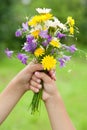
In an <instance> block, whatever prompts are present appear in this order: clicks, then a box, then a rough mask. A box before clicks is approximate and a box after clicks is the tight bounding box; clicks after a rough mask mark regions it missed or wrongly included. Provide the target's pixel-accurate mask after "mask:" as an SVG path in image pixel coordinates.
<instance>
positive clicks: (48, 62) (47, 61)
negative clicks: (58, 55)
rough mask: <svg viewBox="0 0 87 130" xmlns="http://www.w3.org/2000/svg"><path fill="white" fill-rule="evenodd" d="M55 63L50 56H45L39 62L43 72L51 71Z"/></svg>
mask: <svg viewBox="0 0 87 130" xmlns="http://www.w3.org/2000/svg"><path fill="white" fill-rule="evenodd" d="M56 62H57V61H56V59H55V58H54V57H53V56H50V55H47V56H45V57H44V58H43V59H42V61H41V63H42V65H43V68H44V70H51V69H53V68H55V65H56Z"/></svg>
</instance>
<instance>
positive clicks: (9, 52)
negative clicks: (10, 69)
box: [5, 48, 13, 58]
mask: <svg viewBox="0 0 87 130" xmlns="http://www.w3.org/2000/svg"><path fill="white" fill-rule="evenodd" d="M5 54H6V55H7V56H8V58H11V56H12V54H13V51H10V50H9V49H8V48H7V49H6V50H5Z"/></svg>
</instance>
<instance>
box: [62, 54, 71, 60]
mask: <svg viewBox="0 0 87 130" xmlns="http://www.w3.org/2000/svg"><path fill="white" fill-rule="evenodd" d="M70 58H71V56H66V55H64V56H63V59H64V60H65V61H69V60H70Z"/></svg>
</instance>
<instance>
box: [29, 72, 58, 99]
mask: <svg viewBox="0 0 87 130" xmlns="http://www.w3.org/2000/svg"><path fill="white" fill-rule="evenodd" d="M49 75H50V76H48V75H47V74H45V73H43V72H35V74H34V75H33V76H32V79H31V81H30V84H31V85H30V88H31V90H33V91H34V92H39V89H41V88H42V85H41V84H40V82H41V80H43V82H44V88H43V95H42V99H43V100H44V101H46V100H47V99H48V98H49V97H51V96H54V95H55V94H56V93H57V88H56V85H55V80H56V77H55V71H50V72H49Z"/></svg>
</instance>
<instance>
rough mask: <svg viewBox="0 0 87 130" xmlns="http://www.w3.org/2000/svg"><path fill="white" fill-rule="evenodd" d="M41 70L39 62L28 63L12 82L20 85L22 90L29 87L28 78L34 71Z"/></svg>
mask: <svg viewBox="0 0 87 130" xmlns="http://www.w3.org/2000/svg"><path fill="white" fill-rule="evenodd" d="M40 70H43V68H42V65H41V64H34V63H30V64H29V65H27V66H26V67H25V68H24V69H23V70H22V71H21V72H19V73H18V74H17V76H16V77H15V78H14V79H13V80H12V84H16V86H20V87H21V88H22V89H23V91H26V90H29V89H30V79H31V77H32V75H33V73H34V72H35V71H40Z"/></svg>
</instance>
